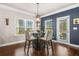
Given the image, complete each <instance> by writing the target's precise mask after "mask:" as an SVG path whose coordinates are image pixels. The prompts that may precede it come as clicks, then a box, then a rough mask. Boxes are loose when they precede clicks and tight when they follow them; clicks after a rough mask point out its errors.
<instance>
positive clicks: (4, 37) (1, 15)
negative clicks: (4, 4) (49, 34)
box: [0, 8, 34, 45]
mask: <svg viewBox="0 0 79 59" xmlns="http://www.w3.org/2000/svg"><path fill="white" fill-rule="evenodd" d="M5 18H9V25H8V26H7V25H6V24H5ZM18 19H33V20H34V17H31V16H28V15H25V14H22V13H18V12H14V11H11V10H7V9H2V8H0V45H1V44H2V43H6V42H9V41H10V40H11V41H12V40H13V41H17V40H20V39H24V38H22V37H21V36H16V21H17V20H18ZM14 37H15V38H14ZM17 37H18V38H17ZM16 38H17V39H16Z"/></svg>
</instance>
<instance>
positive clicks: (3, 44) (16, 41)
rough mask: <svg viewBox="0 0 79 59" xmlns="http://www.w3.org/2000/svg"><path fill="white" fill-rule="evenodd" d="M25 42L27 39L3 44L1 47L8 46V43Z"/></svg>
mask: <svg viewBox="0 0 79 59" xmlns="http://www.w3.org/2000/svg"><path fill="white" fill-rule="evenodd" d="M23 42H25V40H21V41H16V42H11V43H6V44H2V45H0V47H4V46H8V45H13V44H18V43H23Z"/></svg>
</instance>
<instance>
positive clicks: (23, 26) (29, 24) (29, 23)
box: [16, 20, 34, 34]
mask: <svg viewBox="0 0 79 59" xmlns="http://www.w3.org/2000/svg"><path fill="white" fill-rule="evenodd" d="M27 29H29V31H32V30H33V29H34V21H33V20H18V21H17V27H16V33H17V34H24V33H25V30H27Z"/></svg>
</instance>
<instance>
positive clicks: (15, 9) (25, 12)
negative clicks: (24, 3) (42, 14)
mask: <svg viewBox="0 0 79 59" xmlns="http://www.w3.org/2000/svg"><path fill="white" fill-rule="evenodd" d="M0 8H3V9H7V10H11V11H15V12H19V13H22V14H25V15H29V16H32V17H34V16H35V14H33V13H30V12H27V11H23V10H20V9H17V8H13V7H11V6H8V5H5V4H0Z"/></svg>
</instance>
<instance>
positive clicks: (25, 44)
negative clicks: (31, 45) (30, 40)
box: [24, 40, 27, 55]
mask: <svg viewBox="0 0 79 59" xmlns="http://www.w3.org/2000/svg"><path fill="white" fill-rule="evenodd" d="M26 45H27V40H26V41H25V45H24V55H26Z"/></svg>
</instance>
